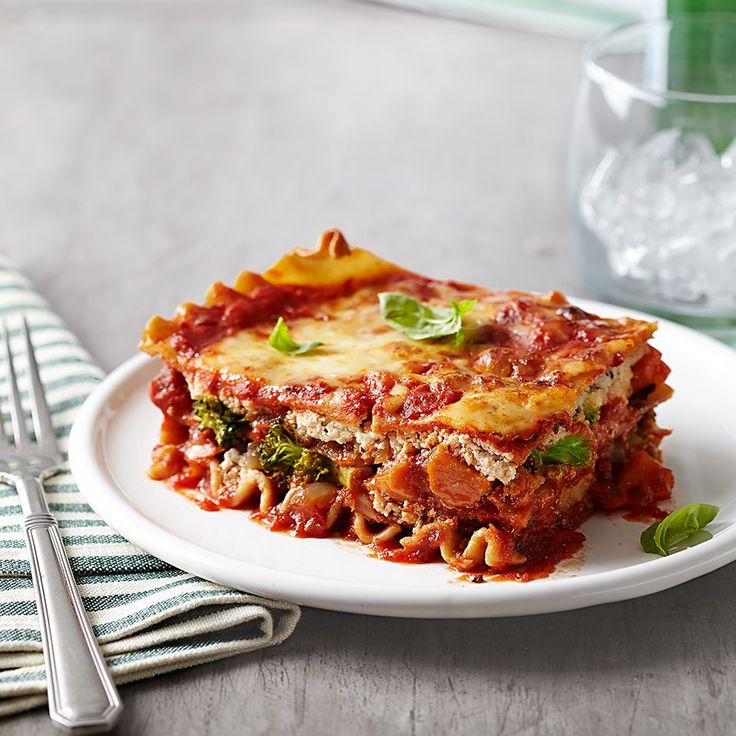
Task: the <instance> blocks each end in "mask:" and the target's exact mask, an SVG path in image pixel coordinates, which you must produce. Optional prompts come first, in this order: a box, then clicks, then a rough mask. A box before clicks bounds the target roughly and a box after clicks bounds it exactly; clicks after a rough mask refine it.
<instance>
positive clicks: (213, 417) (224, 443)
mask: <svg viewBox="0 0 736 736" xmlns="http://www.w3.org/2000/svg"><path fill="white" fill-rule="evenodd" d="M194 416H195V417H196V418H197V420H198V421H199V425H200V427H202V428H203V429H211V430H212V432H213V433H214V435H215V440H216V442H217V444H218V445H219V446H220V447H222V448H228V447H233V446H234V445H238V444H241V443H242V442H243V441H244V437H243V434H244V430H245V429H246V427H247V422H246V420H245V417H243V416H241V415H240V414H236V413H235V412H234V411H232V410H230V409H228V408H227V406H225V404H223V403H222V402H221V401H220V400H219V399H216V398H215V397H214V396H205V397H204V398H201V399H197V400H196V401H195V402H194Z"/></svg>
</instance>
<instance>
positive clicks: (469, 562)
mask: <svg viewBox="0 0 736 736" xmlns="http://www.w3.org/2000/svg"><path fill="white" fill-rule="evenodd" d="M524 562H526V557H524V555H522V554H519V553H518V552H517V551H516V547H515V546H514V540H513V538H512V537H511V535H510V534H507V533H506V532H503V531H501V530H500V529H497V528H496V527H495V526H493V525H492V524H491V525H489V526H487V527H482V528H481V529H476V530H475V531H474V532H473V534H472V535H471V537H470V539H469V540H468V543H467V545H466V547H465V549H464V550H463V552H462V553H461V554H460V555H458V556H457V557H456V558H455V559H454V560H453V564H454V565H455V566H456V567H457V568H459V569H461V570H462V569H472V568H478V567H479V566H482V565H485V566H487V567H490V568H493V569H497V570H502V569H505V568H507V567H513V566H514V565H521V564H522V563H524Z"/></svg>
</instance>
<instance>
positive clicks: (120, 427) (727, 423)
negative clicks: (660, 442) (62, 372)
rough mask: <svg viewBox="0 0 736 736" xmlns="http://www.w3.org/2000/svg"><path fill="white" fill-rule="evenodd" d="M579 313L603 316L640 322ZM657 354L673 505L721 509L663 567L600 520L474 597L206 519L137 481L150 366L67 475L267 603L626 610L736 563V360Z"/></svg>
mask: <svg viewBox="0 0 736 736" xmlns="http://www.w3.org/2000/svg"><path fill="white" fill-rule="evenodd" d="M576 303H578V304H580V306H582V307H583V308H585V309H588V310H589V311H592V312H595V313H598V314H601V315H605V316H610V317H619V316H622V315H624V314H630V315H636V313H634V312H632V311H631V310H624V309H622V308H620V307H614V306H610V305H605V304H599V303H597V302H587V301H583V300H578V301H577V302H576ZM639 316H643V317H644V318H647V315H639ZM650 319H654V318H650ZM654 344H655V345H656V347H657V348H659V349H660V350H661V351H662V353H663V354H664V357H665V360H666V361H667V363H668V364H669V365H670V366H671V368H672V375H671V378H670V383H671V385H672V386H673V387H674V389H675V396H674V397H673V398H672V399H671V400H670V401H668V402H667V403H666V404H665V405H664V406H662V407H660V410H659V417H660V424H661V425H662V426H665V427H671V428H673V429H674V433H673V434H672V436H671V437H669V438H667V439H666V440H665V441H664V451H665V460H666V463H667V465H668V466H669V467H671V468H672V469H673V470H674V472H675V476H676V479H677V484H676V487H675V491H674V496H673V501H672V504H671V506H672V507H674V506H679V505H682V504H685V503H691V502H695V501H702V502H708V503H714V504H716V505H718V506H719V507H720V509H721V510H720V513H719V515H718V517H717V518H716V520H715V521H714V522H713V523H712V524H711V526H710V527H709V528H710V529H712V531H713V534H714V536H713V539H711V540H709V541H707V542H704V543H703V544H700V545H698V546H696V547H691V548H689V549H684V550H682V551H681V552H677V553H675V554H672V555H670V556H669V557H658V556H655V555H649V554H645V553H644V552H643V551H642V550H641V548H640V547H639V535H640V533H641V531H642V530H643V529H644V528H645V525H644V524H639V523H635V522H630V521H626V520H624V519H623V518H621V517H620V516H616V515H604V514H598V515H596V516H594V518H592V519H591V520H590V521H588V522H587V523H586V524H585V525H584V526H583V532H584V533H585V536H586V537H587V542H586V543H585V547H584V550H583V552H582V554H581V555H580V557H579V558H578V559H576V560H572V561H569V562H567V563H563V565H562V566H561V567H560V569H559V570H558V571H557V572H555V573H553V574H552V575H551V576H550V577H548V578H543V579H539V580H534V581H532V582H528V583H516V582H506V581H504V582H488V583H485V584H482V585H479V584H474V583H470V582H464V581H461V580H459V579H458V576H457V574H455V573H452V572H450V571H449V570H448V569H447V568H446V566H445V565H444V564H443V563H436V564H428V565H402V564H397V563H393V562H387V561H382V560H378V559H376V558H374V557H371V556H370V554H369V553H368V551H367V550H366V549H365V548H363V547H361V546H360V545H358V544H357V543H353V542H347V541H343V540H335V539H298V538H295V537H291V536H290V535H288V534H285V533H274V532H269V531H267V530H266V529H264V528H263V527H262V526H260V525H259V524H256V523H255V522H253V521H251V520H250V519H249V518H248V513H247V512H244V511H218V512H206V511H202V510H200V509H199V508H198V507H197V506H195V505H194V504H192V503H190V502H189V501H187V500H185V499H184V498H183V497H181V496H180V495H178V494H177V493H175V492H173V491H170V490H168V489H167V488H166V486H164V485H163V484H162V483H159V482H155V481H152V480H150V479H149V478H148V477H147V476H146V468H147V466H148V461H149V456H150V451H151V448H152V447H153V445H154V444H155V443H156V442H157V438H158V431H159V423H160V413H159V411H158V409H156V408H155V407H154V406H153V405H152V404H151V403H150V402H149V399H148V392H147V388H148V382H149V380H150V379H151V378H152V377H153V375H154V374H155V373H156V371H157V370H158V367H159V364H158V361H155V360H152V359H150V358H148V357H146V356H137V357H134V358H132V359H130V360H128V361H127V362H126V363H124V364H123V365H121V366H120V367H119V368H118V369H117V370H115V371H113V373H111V374H110V375H109V376H108V377H107V379H106V380H105V381H103V382H102V384H100V386H99V387H98V388H97V389H96V390H95V391H94V393H93V394H92V395H91V396H90V397H89V399H88V400H87V402H86V403H85V405H84V407H83V408H82V410H81V412H80V414H79V417H78V418H77V421H76V423H75V426H74V429H73V431H72V435H71V444H70V462H71V467H72V471H73V473H74V475H75V477H76V480H77V482H78V483H79V487H80V488H81V490H82V492H83V493H84V495H85V496H86V497H87V500H88V501H89V503H90V505H91V506H92V507H93V508H94V510H95V511H96V512H97V513H98V514H99V515H100V516H102V518H103V519H105V521H107V522H108V524H110V525H111V526H112V527H114V528H115V529H116V530H117V531H118V532H120V534H122V535H123V536H125V537H127V538H128V539H130V540H131V541H132V542H134V543H135V544H137V545H139V546H140V547H142V548H143V549H144V550H146V551H148V552H150V553H151V554H153V555H156V556H157V557H160V558H162V559H164V560H166V561H167V562H169V563H171V564H172V565H175V566H177V567H179V568H182V569H183V570H186V571H188V572H191V573H194V574H196V575H199V576H201V577H203V578H207V579H209V580H213V581H216V582H219V583H223V584H225V585H229V586H231V587H234V588H240V589H242V590H246V591H250V592H253V593H258V594H260V595H263V596H267V597H271V598H280V599H285V600H288V601H293V602H295V603H301V604H304V605H309V606H316V607H318V608H328V609H332V610H336V611H349V612H354V613H368V614H375V615H379V616H412V617H424V618H461V617H486V616H519V615H526V614H533V613H547V612H552V611H563V610H569V609H573V608H581V607H583V606H590V605H594V604H598V603H607V602H611V601H619V600H625V599H628V598H635V597H637V596H641V595H646V594H648V593H655V592H657V591H660V590H664V589H665V588H669V587H672V586H673V585H677V584H679V583H683V582H685V581H687V580H691V579H692V578H695V577H698V576H699V575H703V574H705V573H707V572H710V571H711V570H715V569H716V568H718V567H721V566H722V565H725V564H727V563H728V562H731V561H732V560H734V559H736V451H735V450H736V418H735V417H736V351H733V350H731V349H730V348H727V347H726V346H725V345H722V344H720V343H718V342H716V341H714V340H712V339H710V338H708V337H705V336H703V335H700V334H698V333H696V332H693V331H692V330H689V329H687V328H684V327H681V326H679V325H676V324H673V323H670V322H666V321H660V329H659V331H658V333H657V337H656V339H655V341H654Z"/></svg>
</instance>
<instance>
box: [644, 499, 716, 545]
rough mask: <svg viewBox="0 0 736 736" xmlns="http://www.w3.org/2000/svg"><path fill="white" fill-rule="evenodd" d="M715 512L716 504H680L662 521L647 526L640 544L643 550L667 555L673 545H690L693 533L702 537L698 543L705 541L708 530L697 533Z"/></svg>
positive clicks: (693, 536)
mask: <svg viewBox="0 0 736 736" xmlns="http://www.w3.org/2000/svg"><path fill="white" fill-rule="evenodd" d="M717 513H718V506H713V505H712V504H709V503H689V504H688V505H687V506H682V507H680V508H679V509H676V510H675V511H673V512H672V513H671V514H668V515H667V516H665V518H664V519H662V521H655V522H654V524H652V525H651V526H648V527H647V528H646V529H645V530H644V531H643V532H642V534H641V538H640V542H641V546H642V548H643V549H644V551H645V552H650V553H651V554H655V555H663V556H667V555H668V554H669V553H670V552H672V550H673V549H674V548H675V547H679V546H681V545H682V544H683V543H685V542H689V543H690V546H692V544H693V542H695V541H696V540H695V535H698V537H700V536H702V537H703V538H702V539H699V541H698V543H700V542H705V541H706V540H708V539H710V538H711V536H712V535H711V534H710V532H705V533H704V534H703V535H699V534H698V533H699V532H703V527H704V526H706V524H710V522H711V521H713V519H715V518H716V514H717Z"/></svg>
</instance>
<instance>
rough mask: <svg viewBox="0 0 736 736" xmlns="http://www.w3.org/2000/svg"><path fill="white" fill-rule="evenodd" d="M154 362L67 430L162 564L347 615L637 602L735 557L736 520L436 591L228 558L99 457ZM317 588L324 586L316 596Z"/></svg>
mask: <svg viewBox="0 0 736 736" xmlns="http://www.w3.org/2000/svg"><path fill="white" fill-rule="evenodd" d="M569 298H570V301H571V302H572V303H575V304H577V305H579V306H581V307H582V308H584V309H587V310H589V311H593V312H596V311H602V312H604V313H605V311H606V310H612V311H618V312H625V313H626V315H627V316H631V317H635V318H639V319H645V320H648V321H656V322H658V323H660V325H662V326H666V327H667V329H668V330H669V331H674V332H675V333H679V335H680V336H681V338H683V339H688V340H693V339H694V340H696V341H700V342H701V343H703V344H705V345H707V347H708V349H709V350H714V349H715V350H716V351H722V353H723V355H724V356H728V357H727V359H729V360H731V361H734V362H735V363H736V351H734V350H733V349H732V348H730V347H728V346H727V345H725V344H723V343H721V342H719V341H717V340H715V339H714V338H711V337H709V336H707V335H704V334H702V333H699V332H696V331H694V330H692V329H690V328H688V327H685V326H683V325H680V324H677V323H675V322H672V321H670V320H666V319H660V318H658V317H655V316H653V315H649V314H646V313H644V312H640V311H637V310H633V309H628V308H627V307H623V306H620V305H615V304H609V303H606V302H599V301H593V300H589V299H579V298H573V297H569ZM157 363H158V359H156V358H152V357H149V356H148V355H144V354H139V355H134V356H132V357H131V358H129V359H128V360H126V361H124V362H123V363H122V364H121V365H119V366H118V367H117V368H115V369H114V370H113V371H112V372H111V373H109V374H108V375H107V376H106V377H105V378H104V379H103V381H102V382H101V383H100V384H98V385H97V386H96V387H95V389H94V390H93V391H92V393H91V394H90V395H89V397H88V398H87V399H86V401H85V402H84V404H83V405H82V407H81V408H80V410H79V412H78V414H77V417H76V419H75V421H74V423H73V426H72V430H71V433H70V436H69V448H68V449H69V464H70V467H71V471H72V474H73V476H74V478H75V480H76V482H77V485H78V487H79V489H80V491H81V493H82V495H83V496H84V498H85V500H86V501H87V503H88V504H89V505H90V506H91V507H92V509H93V510H94V511H95V512H96V513H97V514H98V515H99V516H100V517H101V518H102V519H103V520H104V521H105V522H106V523H108V524H109V525H110V526H111V527H112V528H113V529H115V530H116V531H118V533H119V534H121V536H123V537H125V538H126V539H128V540H129V541H131V542H132V543H133V544H135V545H137V546H139V547H140V548H141V549H143V550H144V551H146V552H148V553H150V554H152V555H154V556H156V557H158V558H160V559H162V560H164V561H165V562H167V563H169V564H171V565H173V566H175V567H177V568H180V569H182V570H184V571H185V572H189V573H191V574H194V575H198V576H199V577H202V578H204V579H206V580H210V581H212V582H215V583H220V584H223V585H227V586H229V587H233V588H236V589H240V590H246V587H244V584H243V579H244V577H247V578H248V582H247V591H248V592H251V593H256V594H258V595H262V596H265V597H270V598H279V599H282V600H287V601H290V602H293V603H297V604H300V605H308V606H313V607H317V608H322V609H326V610H333V611H342V612H348V613H360V614H370V615H378V616H398V617H407V618H494V617H503V616H526V615H535V614H544V613H554V612H560V611H568V610H575V609H578V608H584V607H588V606H594V605H600V604H603V603H610V602H615V601H624V600H629V599H633V598H638V597H641V596H644V595H650V594H653V593H657V592H660V591H663V590H666V589H668V588H671V587H674V586H676V585H679V584H681V583H684V582H687V581H689V580H692V579H694V578H697V577H700V576H702V575H705V574H707V573H709V572H712V571H714V570H716V569H718V568H720V567H722V566H724V565H726V564H728V563H730V562H733V561H734V560H736V524H734V525H733V526H732V527H731V528H727V529H724V530H722V531H720V532H719V533H717V535H716V536H714V538H713V539H711V540H709V542H708V543H707V545H699V546H697V547H692V548H689V549H686V550H683V551H681V552H679V553H678V554H676V555H672V556H669V557H661V558H657V559H654V560H651V561H647V562H646V564H636V565H630V566H626V567H620V568H616V569H613V570H606V571H600V572H596V573H590V574H588V575H585V576H582V577H580V576H566V577H561V578H556V579H555V578H544V579H541V580H537V581H531V582H527V583H516V582H511V581H509V582H502V583H489V584H486V585H482V586H480V585H472V586H471V585H468V586H462V585H447V586H446V587H444V588H442V589H440V588H438V587H436V586H434V587H432V586H427V587H426V588H425V587H421V588H412V589H407V590H403V589H400V588H399V589H395V588H386V587H385V586H381V585H378V584H374V583H361V584H355V583H350V584H348V583H344V582H332V581H329V580H325V579H324V578H317V577H312V576H309V575H305V574H301V573H295V572H291V571H284V570H274V569H273V568H271V567H265V566H261V565H258V564H255V563H252V562H247V561H244V560H237V561H234V560H233V559H232V558H229V557H227V556H226V555H223V554H221V553H220V552H215V551H213V550H210V549H207V548H205V547H201V546H199V545H198V544H196V543H194V542H190V541H188V540H186V539H183V538H182V537H180V536H178V535H176V534H175V533H173V532H170V531H168V530H166V529H164V528H162V527H161V526H158V525H157V524H156V523H155V522H154V521H153V520H152V519H150V518H148V517H147V516H145V515H144V514H143V513H141V512H139V511H138V510H137V509H136V508H135V507H134V506H133V504H132V503H130V499H128V497H127V496H126V495H125V492H124V489H123V488H121V487H120V486H119V484H118V483H117V482H116V480H115V479H114V477H113V476H112V474H111V473H110V471H109V468H108V467H107V466H106V465H104V466H103V465H100V464H98V463H97V460H96V458H97V455H98V452H97V450H98V446H99V443H100V442H101V441H102V436H103V432H102V428H103V427H104V426H105V423H106V422H107V421H109V420H110V414H111V412H110V410H109V407H108V403H109V401H110V399H111V398H113V397H114V396H116V395H117V394H118V392H119V391H120V390H121V389H123V388H125V387H126V386H128V385H129V384H131V383H134V382H135V380H136V379H137V378H138V377H139V374H143V373H144V372H146V371H149V370H151V369H152V367H153V365H154V364H157ZM139 380H140V379H139ZM105 414H107V416H105ZM678 558H679V559H678ZM234 562H235V564H234ZM688 562H689V564H688ZM655 564H656V569H654V570H653V569H652V567H653V566H654V565H655ZM234 569H235V570H237V572H234V571H233V570H234ZM244 572H245V573H247V574H246V575H244V574H243V573H244ZM507 585H508V586H509V587H508V588H506V587H505V586H507ZM501 586H504V587H503V588H501ZM321 588H326V589H327V590H326V591H325V592H322V593H320V589H321ZM471 591H472V593H471Z"/></svg>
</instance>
